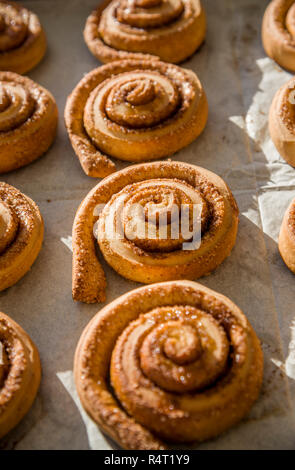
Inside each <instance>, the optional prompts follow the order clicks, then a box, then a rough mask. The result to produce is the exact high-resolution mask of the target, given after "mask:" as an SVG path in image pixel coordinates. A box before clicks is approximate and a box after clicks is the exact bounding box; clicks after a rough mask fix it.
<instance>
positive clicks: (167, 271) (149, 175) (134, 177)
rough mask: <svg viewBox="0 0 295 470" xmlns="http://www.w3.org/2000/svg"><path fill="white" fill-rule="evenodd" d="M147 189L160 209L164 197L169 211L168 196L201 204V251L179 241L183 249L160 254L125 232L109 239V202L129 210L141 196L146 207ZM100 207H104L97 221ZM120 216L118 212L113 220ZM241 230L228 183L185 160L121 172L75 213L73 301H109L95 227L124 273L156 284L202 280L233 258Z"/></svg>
mask: <svg viewBox="0 0 295 470" xmlns="http://www.w3.org/2000/svg"><path fill="white" fill-rule="evenodd" d="M146 190H148V191H149V203H152V204H154V206H155V207H157V204H158V203H159V201H157V200H156V199H158V198H159V197H161V198H162V203H163V204H164V206H163V210H164V212H165V211H166V207H165V204H166V202H165V198H164V197H163V196H162V194H164V193H165V195H167V196H168V201H169V199H170V198H172V199H175V200H179V198H180V197H184V198H187V199H188V202H189V203H191V204H202V207H203V208H204V211H203V210H202V215H204V219H205V220H204V229H203V232H202V241H201V245H200V247H199V248H197V249H190V250H188V249H186V250H182V249H181V248H182V241H181V240H180V243H179V245H180V246H174V245H173V246H172V248H171V246H168V247H167V246H166V245H165V246H161V244H160V245H159V246H158V247H156V250H155V248H154V247H152V248H150V245H149V243H147V244H144V245H139V244H138V243H137V240H134V239H133V238H132V237H130V236H128V237H127V235H126V229H125V228H124V229H123V230H124V233H123V234H122V237H121V238H120V239H112V237H111V236H110V237H109V236H108V233H110V232H108V231H107V230H105V222H106V217H107V216H108V213H109V205H108V203H114V206H115V205H116V203H117V201H119V200H121V198H122V196H123V198H124V201H125V202H126V204H125V207H126V208H128V204H129V202H132V197H137V198H138V199H137V201H136V202H137V203H140V202H142V203H143V204H144V205H145V202H144V197H145V191H146ZM155 195H156V199H155ZM130 196H131V199H130ZM168 203H169V202H168ZM100 205H104V206H105V207H103V210H102V212H101V214H100V216H99V220H98V213H97V210H98V209H99V208H100V207H99V206H100ZM118 207H119V208H120V205H119V204H118ZM167 210H168V209H167ZM116 217H117V215H116V212H114V213H113V216H112V218H111V221H113V220H115V218H116ZM118 217H121V216H120V215H119V216H118ZM179 220H180V219H177V225H178V224H179ZM97 221H98V224H97ZM131 221H132V218H131ZM133 221H135V218H133ZM119 225H120V224H119ZM108 227H110V226H108ZM237 228H238V208H237V205H236V202H235V199H234V197H233V195H232V193H231V191H230V189H229V188H228V187H227V185H226V184H225V183H224V181H223V180H222V179H221V178H219V177H218V176H217V175H215V174H214V173H211V172H210V171H208V170H205V169H203V168H200V167H197V166H194V165H189V164H186V163H181V162H154V163H146V164H140V165H135V166H131V167H129V168H127V169H125V170H121V171H119V172H117V173H115V174H113V175H111V176H109V177H108V178H105V179H104V180H103V181H101V182H100V183H99V184H98V185H97V186H96V187H95V188H93V190H92V191H90V193H89V194H88V196H87V197H86V198H85V199H84V201H83V202H82V203H81V205H80V207H79V209H78V212H77V214H76V217H75V222H74V227H73V298H74V299H75V300H79V301H83V302H87V303H94V302H99V301H104V300H105V288H106V280H105V276H104V273H103V270H102V267H101V265H100V263H99V261H98V259H97V256H96V252H95V245H96V241H95V238H94V229H96V237H97V240H98V243H99V246H100V249H101V251H102V253H103V256H104V257H105V259H106V260H107V262H108V263H109V264H110V265H111V266H112V267H113V268H114V269H115V270H116V271H117V272H118V273H119V274H121V275H122V276H123V277H126V278H127V279H131V280H134V281H137V282H143V283H152V282H159V281H167V280H174V279H197V278H198V277H201V276H204V275H206V274H209V273H210V272H211V271H213V270H214V269H215V268H216V267H217V266H218V265H219V264H220V263H222V261H223V260H224V259H225V258H226V257H227V256H228V255H229V254H230V252H231V250H232V248H233V246H234V244H235V240H236V234H237ZM179 231H180V230H179ZM110 234H111V233H110ZM111 235H112V234H111ZM132 240H133V241H132ZM176 242H177V243H178V241H177V240H176ZM156 243H157V241H156ZM167 243H168V244H169V243H170V242H167ZM157 248H158V249H157Z"/></svg>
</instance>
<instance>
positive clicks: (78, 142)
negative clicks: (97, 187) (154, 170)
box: [65, 60, 208, 177]
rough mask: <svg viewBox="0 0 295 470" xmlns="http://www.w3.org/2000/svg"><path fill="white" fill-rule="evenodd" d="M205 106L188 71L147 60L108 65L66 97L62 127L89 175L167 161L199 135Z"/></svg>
mask: <svg viewBox="0 0 295 470" xmlns="http://www.w3.org/2000/svg"><path fill="white" fill-rule="evenodd" d="M207 117H208V104H207V99H206V95H205V92H204V90H203V87H202V85H201V83H200V81H199V79H198V78H197V76H196V75H195V74H194V73H193V72H192V71H190V70H186V69H182V68H180V67H177V66H176V65H171V64H165V63H163V62H160V61H151V60H142V61H139V60H124V61H119V62H112V63H111V64H108V65H104V66H102V67H99V68H97V69H95V70H93V71H92V72H90V73H89V74H87V75H86V76H85V77H84V78H83V79H82V80H81V82H80V83H79V84H78V85H77V87H76V88H75V89H74V91H73V92H72V93H71V95H70V96H69V98H68V101H67V105H66V109H65V122H66V126H67V130H68V133H69V137H70V139H71V143H72V146H73V148H74V150H75V152H76V154H77V155H78V157H79V160H80V163H81V165H82V168H83V170H84V171H85V173H86V174H87V175H89V176H94V177H104V176H107V175H109V174H110V173H112V172H114V171H115V165H114V164H113V163H112V162H111V161H110V160H109V159H108V158H107V155H109V156H113V157H115V158H118V159H120V160H126V161H134V162H140V161H147V160H156V159H159V158H163V157H167V156H169V155H172V154H173V153H175V152H177V151H178V150H180V149H181V148H183V147H185V146H186V145H188V144H190V143H191V142H192V141H193V140H194V139H196V138H197V137H198V136H199V134H200V133H201V132H202V131H203V129H204V127H205V125H206V122H207Z"/></svg>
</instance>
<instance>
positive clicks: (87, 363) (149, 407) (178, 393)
mask: <svg viewBox="0 0 295 470" xmlns="http://www.w3.org/2000/svg"><path fill="white" fill-rule="evenodd" d="M74 374H75V381H76V386H77V391H78V394H79V397H80V399H81V402H82V404H83V406H84V408H85V410H86V411H87V413H88V414H89V415H90V416H91V418H92V419H94V421H96V423H98V424H99V426H100V427H101V429H102V430H103V431H104V432H105V433H107V434H108V435H109V436H110V437H111V438H112V439H114V440H115V442H117V443H118V444H119V445H120V446H121V447H122V448H124V449H133V450H135V449H136V450H163V449H165V448H167V445H169V442H172V443H178V444H181V443H191V442H194V441H203V440H205V439H210V438H213V437H215V436H217V435H219V434H220V433H222V432H224V431H225V430H227V429H228V428H230V427H231V426H233V425H235V424H236V423H238V422H239V421H240V420H241V419H242V418H244V417H245V416H246V415H247V414H248V412H249V411H250V409H251V407H252V405H253V403H254V402H255V400H256V399H257V397H258V394H259V390H260V387H261V383H262V375H263V355H262V351H261V347H260V343H259V340H258V338H257V336H256V334H255V332H254V330H253V329H252V327H251V325H250V324H249V322H248V321H247V319H246V317H245V315H244V314H243V313H242V312H241V310H240V309H239V308H238V307H237V306H236V305H235V304H234V303H233V302H231V301H230V300H229V299H228V298H226V297H224V296H223V295H221V294H218V293H216V292H214V291H212V290H210V289H208V288H206V287H203V286H201V285H200V284H197V283H194V282H191V281H174V282H167V283H159V284H153V285H150V286H145V287H142V288H139V289H136V290H133V291H131V292H129V293H127V294H125V295H123V296H121V297H119V298H118V299H116V300H115V301H113V302H112V303H110V304H109V305H107V306H106V307H104V308H103V309H102V310H101V311H100V312H98V314H97V315H96V316H95V317H94V318H93V319H92V320H91V322H90V323H89V324H88V326H87V327H86V328H85V330H84V332H83V334H82V336H81V338H80V341H79V344H78V346H77V350H76V355H75V364H74ZM109 381H110V384H111V387H110V385H109Z"/></svg>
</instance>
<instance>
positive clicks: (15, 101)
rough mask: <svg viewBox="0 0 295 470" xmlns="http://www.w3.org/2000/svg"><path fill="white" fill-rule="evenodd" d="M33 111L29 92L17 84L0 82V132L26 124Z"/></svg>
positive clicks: (33, 107)
mask: <svg viewBox="0 0 295 470" xmlns="http://www.w3.org/2000/svg"><path fill="white" fill-rule="evenodd" d="M34 109H35V101H34V99H33V97H32V96H31V94H30V91H29V90H27V89H26V88H25V87H23V86H22V85H20V84H18V83H14V82H9V83H8V82H4V81H3V82H0V132H3V131H9V130H12V129H15V128H16V127H18V126H20V125H21V124H23V123H24V122H26V121H27V120H28V119H29V118H30V117H31V116H32V114H33V112H34Z"/></svg>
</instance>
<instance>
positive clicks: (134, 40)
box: [84, 0, 206, 64]
mask: <svg viewBox="0 0 295 470" xmlns="http://www.w3.org/2000/svg"><path fill="white" fill-rule="evenodd" d="M205 34H206V17H205V12H204V9H203V7H202V4H201V2H200V0H113V1H110V0H107V1H105V2H104V3H103V4H102V5H101V6H99V7H98V8H97V9H96V10H94V11H93V12H92V14H91V15H90V16H89V18H88V19H87V22H86V26H85V30H84V38H85V41H86V44H87V45H88V47H89V49H90V51H91V52H92V54H93V55H94V56H95V57H97V58H98V59H99V60H101V61H102V62H111V61H113V60H121V59H142V58H143V55H144V54H149V55H152V56H153V58H155V56H157V57H158V58H160V59H161V60H164V61H166V62H171V63H174V64H177V63H180V62H182V61H184V60H185V59H187V58H188V57H190V56H191V55H192V54H193V53H194V52H195V51H196V50H197V49H198V48H199V47H200V45H201V44H202V42H203V41H204V39H205ZM150 58H151V57H150Z"/></svg>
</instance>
